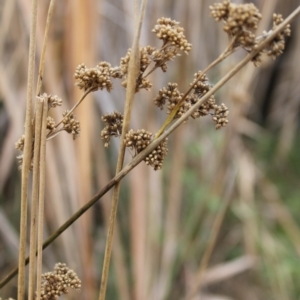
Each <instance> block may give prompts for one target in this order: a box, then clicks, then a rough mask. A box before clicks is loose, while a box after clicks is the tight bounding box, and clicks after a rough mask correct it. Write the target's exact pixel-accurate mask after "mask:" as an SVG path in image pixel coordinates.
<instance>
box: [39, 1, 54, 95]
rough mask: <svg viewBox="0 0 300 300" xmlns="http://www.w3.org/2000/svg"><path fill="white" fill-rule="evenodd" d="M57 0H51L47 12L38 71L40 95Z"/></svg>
mask: <svg viewBox="0 0 300 300" xmlns="http://www.w3.org/2000/svg"><path fill="white" fill-rule="evenodd" d="M55 1H56V0H51V2H50V4H49V8H48V14H47V21H46V28H45V34H44V40H43V46H42V53H41V59H40V65H39V72H38V80H37V87H36V95H37V96H39V95H40V93H41V88H42V83H43V75H44V68H45V55H46V48H47V47H46V45H47V41H48V35H49V28H50V23H51V19H52V15H53V11H54V5H55Z"/></svg>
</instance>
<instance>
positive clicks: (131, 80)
mask: <svg viewBox="0 0 300 300" xmlns="http://www.w3.org/2000/svg"><path fill="white" fill-rule="evenodd" d="M146 4H147V0H143V2H142V6H141V12H140V16H139V20H138V22H139V23H137V21H136V22H135V26H136V33H135V37H134V40H133V44H132V52H131V55H130V61H129V66H128V83H127V88H126V102H125V111H124V121H123V128H122V135H121V139H120V149H119V155H118V162H117V167H116V174H118V173H119V172H120V171H121V170H122V167H123V162H124V156H125V150H126V147H125V143H124V139H125V134H126V133H127V132H128V130H129V125H130V119H131V111H132V105H133V100H134V95H135V92H136V79H137V77H138V73H139V69H140V55H139V39H140V35H141V28H142V22H143V19H144V15H145V10H146ZM137 11H138V10H137V1H136V3H135V12H136V13H137ZM136 20H137V17H136ZM119 194H120V182H118V183H117V184H116V185H115V188H114V190H113V195H112V207H111V212H110V216H109V224H108V232H107V239H106V245H105V253H104V261H103V268H102V277H101V286H100V294H99V300H105V295H106V287H107V279H108V272H109V264H110V257H111V251H112V242H113V234H114V228H115V220H116V215H117V208H118V200H119Z"/></svg>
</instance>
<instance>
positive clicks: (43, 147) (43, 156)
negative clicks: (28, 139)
mask: <svg viewBox="0 0 300 300" xmlns="http://www.w3.org/2000/svg"><path fill="white" fill-rule="evenodd" d="M47 115H48V102H47V100H46V99H44V100H43V118H42V124H41V125H42V132H41V149H40V174H39V175H40V177H39V211H38V238H37V271H36V276H37V280H36V286H37V291H36V300H40V298H41V287H42V257H43V230H44V226H43V224H44V198H45V179H46V178H45V174H46V141H47V140H46V133H47V128H46V126H47Z"/></svg>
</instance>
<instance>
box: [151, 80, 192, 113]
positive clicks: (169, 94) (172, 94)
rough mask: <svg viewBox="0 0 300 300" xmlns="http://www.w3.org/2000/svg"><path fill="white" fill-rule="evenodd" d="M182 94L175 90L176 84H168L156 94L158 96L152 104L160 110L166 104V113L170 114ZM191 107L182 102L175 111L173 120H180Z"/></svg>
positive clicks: (186, 102) (187, 102) (187, 103)
mask: <svg viewBox="0 0 300 300" xmlns="http://www.w3.org/2000/svg"><path fill="white" fill-rule="evenodd" d="M182 96H183V93H180V91H179V90H178V88H177V83H171V82H169V83H168V86H167V87H164V88H162V89H161V90H159V92H158V96H157V97H156V98H154V100H153V101H154V104H155V105H156V106H158V107H159V108H160V109H163V107H164V105H165V104H167V113H168V114H170V113H171V111H172V110H173V109H174V108H175V106H176V105H177V104H178V103H179V102H180V101H181V100H182ZM190 107H191V104H190V102H189V101H184V102H183V103H182V105H181V106H180V108H179V110H178V111H177V113H176V115H175V116H174V118H175V119H176V118H180V117H181V116H182V115H183V114H184V113H185V112H186V111H188V109H189V108H190Z"/></svg>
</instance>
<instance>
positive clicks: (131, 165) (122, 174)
mask: <svg viewBox="0 0 300 300" xmlns="http://www.w3.org/2000/svg"><path fill="white" fill-rule="evenodd" d="M298 14H300V6H299V7H298V8H297V9H296V10H294V11H293V12H292V13H291V14H290V15H289V16H288V17H287V18H286V19H285V20H284V22H282V23H281V24H280V25H279V26H278V27H277V28H276V29H275V30H274V31H273V32H272V33H270V35H269V36H268V37H266V39H265V40H263V41H262V42H261V43H260V44H259V46H258V47H257V49H255V51H253V52H251V53H249V54H248V55H247V56H246V57H245V58H244V59H243V60H242V61H241V62H240V63H238V64H237V65H236V66H235V67H234V68H233V69H232V70H231V71H229V72H228V73H227V74H226V75H225V76H224V77H223V78H222V79H220V80H219V82H217V83H216V84H215V85H214V87H213V88H212V89H211V90H210V91H208V92H207V93H206V94H205V95H204V96H203V97H202V98H201V99H199V101H198V102H197V103H196V104H195V105H194V106H193V107H191V108H190V109H189V110H188V111H187V112H186V113H184V114H183V115H182V116H181V117H180V118H179V119H177V120H176V121H175V122H174V123H173V124H172V125H171V126H170V127H169V128H168V129H167V130H166V131H165V132H163V133H162V134H161V135H160V136H159V137H158V138H157V139H155V140H154V141H153V142H152V143H151V144H150V145H149V146H148V147H147V148H146V149H145V150H143V151H142V152H140V153H139V154H137V155H136V156H135V157H134V158H133V160H132V161H131V162H129V163H128V164H127V165H126V166H125V167H124V168H123V169H122V170H121V171H120V172H119V173H118V174H117V175H116V176H115V177H114V178H112V179H111V180H110V181H109V183H108V184H107V185H106V186H105V187H104V188H102V189H101V190H100V191H99V192H98V193H97V194H96V195H95V196H94V197H92V199H91V200H90V201H89V202H87V203H86V204H85V205H84V206H82V207H81V208H80V209H79V210H78V211H77V212H76V213H75V214H74V215H73V216H72V217H71V218H70V219H68V220H67V221H66V222H65V223H64V224H63V225H62V226H60V227H59V228H58V229H57V231H56V232H55V233H53V234H52V235H51V236H50V237H49V238H48V239H47V240H46V241H45V242H44V244H43V249H45V248H46V247H48V246H49V245H50V244H51V243H52V242H53V241H54V240H55V239H56V238H57V237H58V236H60V234H61V233H63V232H64V231H65V230H66V229H67V228H68V227H70V226H71V225H72V224H73V223H74V222H75V221H76V220H77V219H78V218H79V217H80V216H81V215H83V214H84V213H85V212H86V211H87V210H88V209H89V208H91V207H92V206H93V205H94V204H95V203H96V202H97V201H98V200H99V199H100V198H101V197H102V196H103V195H105V194H106V193H107V192H108V191H109V190H110V189H111V188H112V187H113V186H115V185H116V184H117V183H118V182H119V181H120V180H121V179H122V178H123V177H125V176H126V175H127V174H128V173H129V172H130V171H131V170H132V169H133V168H135V167H136V166H137V165H138V164H139V163H140V162H141V161H142V160H143V159H144V158H145V157H146V156H147V155H148V154H149V153H151V152H152V151H153V150H154V149H155V148H156V147H157V146H158V145H159V144H160V143H161V142H162V141H163V140H164V139H165V138H166V137H167V136H168V135H170V134H171V133H172V132H173V131H174V130H175V129H176V128H177V127H179V126H180V125H181V124H182V123H183V122H184V121H185V120H186V119H187V118H188V117H189V116H190V115H191V114H192V113H193V112H194V111H196V110H197V109H198V108H199V107H200V105H201V104H202V103H203V102H205V101H207V100H208V99H209V97H210V96H212V95H213V94H215V93H216V92H217V90H219V89H220V88H221V87H222V86H223V85H224V84H225V83H226V82H227V81H228V80H229V79H230V78H232V77H233V76H234V75H235V74H236V73H237V72H238V71H239V70H240V69H242V68H243V67H244V66H245V65H246V64H247V63H248V62H249V61H251V59H252V58H253V57H254V56H255V55H256V54H257V53H258V52H259V51H261V50H262V49H263V48H264V47H265V46H266V45H267V44H268V43H269V42H270V41H271V40H272V39H273V38H274V37H275V36H276V35H277V34H278V33H279V32H280V31H282V30H283V28H284V27H285V26H286V25H287V24H289V23H290V22H291V21H292V20H293V19H294V18H295V17H296V16H297V15H298ZM28 262H29V258H26V260H25V263H26V264H27V263H28ZM17 273H18V268H15V269H14V270H12V271H11V272H10V273H9V274H8V275H7V276H6V277H5V278H4V279H3V280H2V281H1V282H0V288H2V287H3V286H4V285H5V284H6V283H8V282H9V281H10V280H11V279H12V278H13V277H14V276H15V275H16V274H17Z"/></svg>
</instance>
